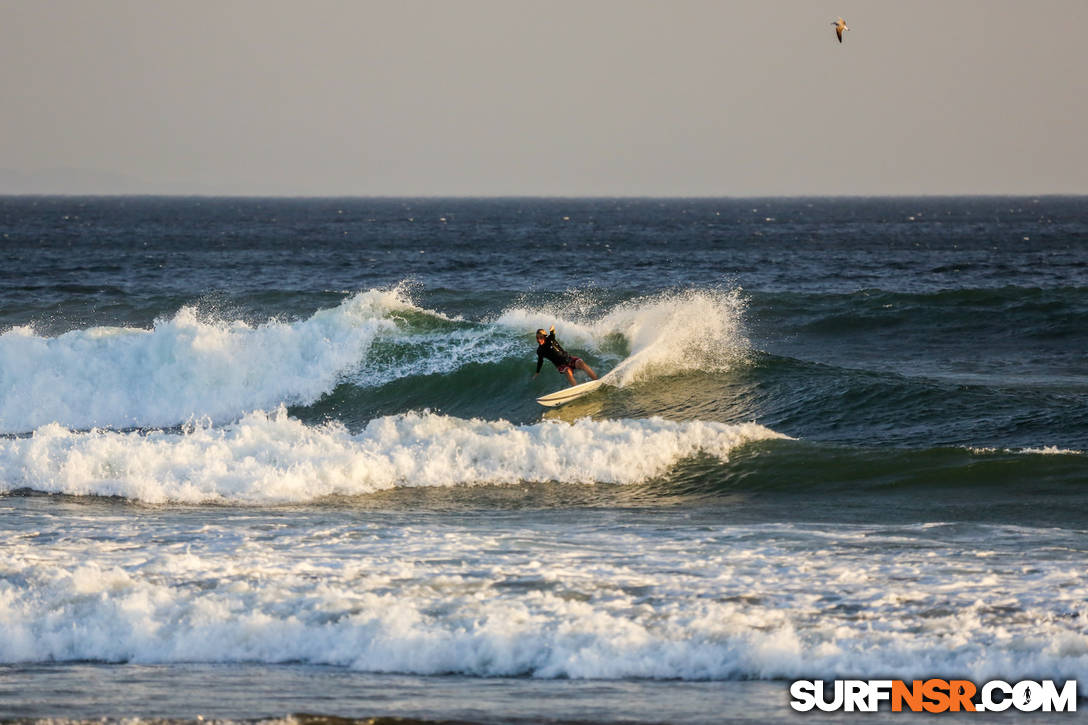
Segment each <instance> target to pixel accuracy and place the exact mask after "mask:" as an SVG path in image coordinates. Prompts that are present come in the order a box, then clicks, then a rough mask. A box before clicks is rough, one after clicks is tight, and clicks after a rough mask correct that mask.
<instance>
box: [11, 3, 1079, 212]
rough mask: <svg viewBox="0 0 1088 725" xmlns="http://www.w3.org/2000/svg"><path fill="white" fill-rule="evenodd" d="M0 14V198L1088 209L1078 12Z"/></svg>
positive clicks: (441, 6)
mask: <svg viewBox="0 0 1088 725" xmlns="http://www.w3.org/2000/svg"><path fill="white" fill-rule="evenodd" d="M0 13H2V17H0V94H2V101H0V191H7V192H13V191H14V192H18V191H28V192H30V191H33V192H40V191H51V192H102V193H111V192H148V193H163V192H171V193H178V192H181V193H190V192H191V193H213V194H276V195H282V194H287V195H296V194H297V195H452V196H481V195H489V196H490V195H548V196H578V195H617V196H623V195H639V196H645V195H668V196H676V195H693V196H719V195H725V196H755V195H783V194H806V195H807V194H814V195H822V194H986V193H999V194H1020V193H1024V194H1043V193H1076V194H1085V193H1088V0H1034V1H1033V2H1024V1H1023V0H1019V1H1015V2H1014V1H1012V0H941V1H940V2H938V1H937V0H738V1H735V2H731V1H729V0H716V1H709V0H708V1H706V2H703V1H701V0H647V1H642V0H599V1H597V0H570V1H568V0H541V1H538V2H523V1H521V0H425V1H424V0H388V1H387V0H380V1H377V0H376V1H373V2H371V1H367V0H359V1H358V2H349V1H347V0H344V1H342V2H327V1H324V0H305V1H303V0H298V1H297V2H288V1H286V0H252V1H243V0H211V1H205V0H177V1H175V0H130V1H127V2H122V1H120V0H94V1H93V2H92V1H84V0H71V1H69V2H61V1H59V0H25V1H19V0H16V1H13V0H0ZM840 15H841V16H843V17H844V18H846V21H847V23H848V24H849V26H850V31H849V32H847V33H846V35H845V42H843V43H842V44H841V45H840V44H839V43H838V42H837V41H836V40H835V32H834V29H833V28H832V26H831V24H830V23H831V21H833V20H834V19H835V18H836V17H838V16H840ZM13 187H14V188H13Z"/></svg>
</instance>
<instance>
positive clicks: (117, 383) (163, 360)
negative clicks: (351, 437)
mask: <svg viewBox="0 0 1088 725" xmlns="http://www.w3.org/2000/svg"><path fill="white" fill-rule="evenodd" d="M412 309H414V307H413V306H412V304H411V302H410V301H409V300H408V299H407V296H406V295H405V294H404V293H403V291H401V290H400V289H393V290H371V291H368V292H364V293H360V294H358V295H355V296H353V297H351V298H349V299H347V300H345V301H344V302H343V303H342V304H340V305H339V306H338V307H335V308H332V309H326V310H321V311H319V312H317V313H316V314H314V315H313V316H312V317H310V318H309V319H306V320H302V321H298V322H282V321H278V320H270V321H268V322H266V323H264V324H261V325H257V326H252V325H249V324H247V323H245V322H242V321H240V320H233V321H218V320H209V319H201V318H200V316H199V315H198V314H197V312H196V310H195V309H194V308H191V307H186V308H182V309H181V310H179V311H178V312H177V313H176V314H175V315H174V316H173V317H172V318H170V319H161V320H159V321H157V322H156V324H155V326H154V328H153V329H150V330H143V329H135V328H119V327H96V328H91V329H87V330H76V331H72V332H68V333H65V334H63V335H60V336H58V337H52V338H50V337H42V336H39V335H36V334H35V333H34V331H33V330H32V329H31V328H28V327H21V328H15V329H12V330H9V331H8V332H5V333H4V334H3V335H0V432H4V433H23V432H27V431H31V430H34V429H35V428H38V427H40V426H42V425H45V424H47V423H59V424H61V425H64V426H68V427H72V428H91V427H94V426H98V427H115V428H124V427H139V426H147V427H158V426H169V425H176V424H179V423H181V422H183V421H185V420H187V419H189V418H192V417H194V416H195V417H208V418H211V419H212V420H215V421H225V420H231V419H234V418H236V417H237V416H239V415H241V414H242V413H244V412H246V411H250V410H254V409H258V408H262V407H263V408H270V407H275V406H276V405H279V404H280V403H288V404H306V403H311V402H313V401H315V400H317V399H318V398H319V397H320V396H321V395H322V394H324V393H326V392H328V391H329V390H331V389H332V388H333V387H334V386H335V384H336V382H337V380H338V379H339V378H340V376H341V375H342V374H343V373H344V372H345V371H346V370H349V369H352V368H354V367H356V366H358V365H359V364H360V362H361V360H362V359H363V358H365V356H366V352H367V350H368V349H369V347H370V346H371V345H372V344H373V342H374V340H375V339H376V338H377V337H378V336H379V335H382V334H393V333H394V332H395V330H396V324H395V321H394V320H393V319H391V316H392V315H393V314H395V313H397V312H403V311H410V310H412Z"/></svg>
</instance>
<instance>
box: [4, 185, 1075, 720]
mask: <svg viewBox="0 0 1088 725" xmlns="http://www.w3.org/2000/svg"><path fill="white" fill-rule="evenodd" d="M553 324H554V325H555V326H556V328H557V331H558V333H559V336H560V339H561V340H562V341H563V343H564V345H566V346H567V347H568V349H570V350H571V351H573V352H576V353H577V354H580V355H581V356H583V357H584V358H585V359H586V360H587V362H589V363H590V364H591V365H592V366H593V367H594V368H595V369H597V370H598V371H600V372H610V373H611V377H610V378H609V382H610V383H611V385H609V386H606V387H605V388H603V389H602V390H601V391H599V392H598V393H595V394H593V395H591V396H589V397H587V398H584V399H582V400H579V401H577V402H576V403H572V404H570V405H568V406H565V407H563V408H560V409H557V410H552V411H545V410H544V409H543V408H541V407H540V406H538V405H537V404H536V403H535V402H534V398H535V397H536V396H538V395H541V394H543V393H545V392H549V391H551V390H554V389H556V388H558V387H560V386H561V385H563V379H562V378H561V377H560V376H559V375H558V374H556V372H555V370H554V369H553V368H552V367H551V366H550V364H549V363H545V366H546V367H545V369H544V370H543V372H542V374H541V375H540V376H539V377H538V378H535V379H534V378H532V373H533V371H534V369H535V364H536V358H535V355H534V348H535V343H534V342H533V341H532V333H533V331H534V330H535V329H536V328H537V327H541V326H543V327H546V326H548V325H553ZM0 435H2V436H3V437H2V438H0V508H2V510H3V516H2V517H0V520H2V522H3V523H2V524H0V525H2V526H3V528H4V536H5V537H6V540H7V541H8V542H9V545H8V546H7V549H8V551H7V554H8V556H7V559H8V562H7V563H6V564H3V565H0V667H2V668H3V670H2V672H0V678H8V679H9V680H10V681H11V682H16V683H19V684H18V686H17V687H9V688H7V689H5V688H4V687H3V685H2V681H0V693H2V696H0V717H52V716H57V717H64V718H91V717H120V716H126V715H139V716H144V717H170V718H185V717H195V715H196V714H205V715H211V716H218V717H229V718H243V719H244V718H251V717H258V716H283V715H286V714H288V713H291V712H302V711H308V712H315V711H316V712H321V713H325V714H330V715H342V716H348V717H364V716H377V715H399V716H410V717H415V718H422V719H425V720H435V719H442V718H443V717H447V716H453V715H449V713H453V714H454V715H456V717H458V718H459V719H465V720H469V721H478V722H498V721H525V720H526V718H527V719H529V720H534V719H536V718H539V717H541V716H542V714H546V713H550V714H551V715H552V716H553V717H555V718H556V719H558V720H576V721H601V720H614V721H663V722H716V721H720V718H721V717H722V715H723V713H724V714H725V715H727V716H730V717H752V718H754V719H756V720H759V721H766V720H774V719H789V717H790V713H789V711H788V708H787V707H786V706H785V693H786V691H787V684H788V681H789V680H791V679H796V678H798V677H809V676H821V677H829V678H830V677H836V676H864V677H884V676H893V677H903V678H910V677H915V676H920V677H925V676H929V675H934V676H937V675H942V676H944V675H957V676H963V677H967V678H969V679H974V680H976V681H982V680H985V679H989V678H992V677H997V676H1001V677H1004V678H1005V679H1008V680H1010V681H1015V680H1018V679H1026V678H1035V679H1041V678H1044V677H1048V678H1055V679H1072V678H1077V679H1079V680H1080V681H1082V682H1083V683H1088V634H1086V633H1085V629H1084V626H1083V622H1084V621H1086V619H1088V608H1086V607H1088V605H1086V601H1088V590H1086V589H1085V585H1084V583H1083V581H1082V578H1083V577H1082V576H1081V575H1082V574H1083V571H1084V565H1085V563H1086V557H1085V552H1086V550H1088V544H1086V543H1085V542H1086V541H1088V539H1086V538H1085V532H1086V531H1088V514H1086V513H1085V512H1086V511H1088V508H1086V504H1088V460H1086V455H1088V199H1086V198H1083V197H1075V198H1073V197H1070V198H1065V197H1041V198H916V199H911V198H899V199H878V198H873V199H819V198H813V199H724V200H711V199H699V200H654V199H637V200H636V199H621V200H608V199H590V200H578V199H569V200H568V199H546V200H541V199H487V200H483V199H481V200H459V199H421V200H415V199H411V200H410V199H297V200H294V199H205V198H192V199H182V198H177V199H172V198H61V197H41V198H38V197H7V198H0ZM556 542H562V543H561V545H560V546H556ZM935 562H936V563H938V564H939V565H935ZM223 668H226V670H224V669H223ZM224 672H229V673H230V674H229V677H224V676H223V673H224ZM87 677H91V678H92V679H93V680H94V681H96V682H100V683H101V684H100V687H99V688H98V689H95V690H94V692H93V697H88V696H86V692H85V691H83V690H81V692H84V694H82V695H79V696H76V695H74V694H72V692H74V690H72V689H71V688H72V683H75V682H79V681H83V680H84V679H85V678H87ZM326 677H327V678H329V681H330V682H335V683H336V685H335V687H336V688H339V689H337V692H340V693H341V694H340V695H339V696H337V697H328V696H325V695H321V694H319V693H318V690H319V689H320V688H318V687H316V686H315V685H314V681H315V680H321V679H322V678H326ZM450 678H453V679H450ZM526 678H527V679H526ZM174 680H178V681H184V682H185V683H186V684H185V686H184V687H183V688H182V689H181V690H180V691H179V692H175V693H172V694H171V697H169V698H165V697H159V696H155V697H151V696H150V694H148V693H153V692H157V691H158V689H161V685H162V683H164V682H168V681H174ZM227 681H229V682H230V683H231V684H229V685H227V684H226V682H227ZM269 682H275V683H276V684H275V687H274V690H275V693H274V692H273V689H270V688H272V686H271V685H268V684H267V683H269ZM451 683H453V684H451ZM575 683H577V684H575ZM670 683H673V684H670ZM217 688H218V689H217ZM344 688H349V689H350V688H357V689H358V688H361V690H362V691H366V692H368V693H370V694H368V695H367V697H365V698H361V699H360V698H359V697H350V696H348V695H347V694H346V692H347V690H345V689H344ZM383 688H386V689H388V692H389V699H383V698H382V697H380V696H379V695H378V694H376V693H377V692H378V691H379V690H382V689H383ZM768 688H769V689H768ZM242 691H245V692H246V693H247V694H245V695H244V696H243V695H242V694H240V693H241V692H242ZM440 691H441V692H443V693H445V694H442V695H441V697H439V696H438V695H437V694H433V695H428V694H426V693H428V692H431V693H438V692H440ZM209 692H210V693H216V694H215V697H213V698H212V700H213V701H214V703H212V704H209V699H208V697H207V693H209ZM458 692H460V693H462V696H461V697H460V699H459V697H458V695H457V694H456V693H458ZM1085 692H1086V690H1085V685H1083V684H1082V686H1081V694H1082V695H1083V694H1085ZM27 693H30V694H27ZM141 693H142V694H141ZM276 693H278V694H279V695H281V696H280V697H277V696H275V695H276ZM451 693H452V694H451ZM561 693H567V695H566V696H564V695H563V694H561ZM700 693H701V694H700ZM768 693H778V694H780V695H781V697H780V698H779V699H774V698H773V697H770V696H769V695H768ZM144 695H147V697H148V702H149V704H147V705H146V707H144V708H143V709H141V708H140V707H139V706H133V705H132V704H131V703H132V702H133V701H134V699H135V700H138V699H140V698H141V697H143V696H144ZM700 697H705V698H706V702H705V705H700V704H699V699H698V698H700ZM526 698H539V702H542V703H546V704H545V705H542V706H541V707H538V708H536V709H533V708H528V709H524V708H522V707H521V706H520V705H519V704H518V703H519V702H524V701H525V699H526ZM693 698H694V699H693ZM651 701H652V703H654V704H653V706H652V707H651V706H650V705H649V704H648V703H650V702H651ZM155 702H161V705H155V704H154V703H155ZM264 702H269V703H278V704H269V705H267V706H264V705H262V703H264ZM597 702H608V703H611V704H610V705H609V706H608V709H607V712H606V714H602V711H601V709H600V708H599V707H598V706H597V705H595V704H594V703H597ZM730 702H732V703H734V705H733V706H731V705H729V704H728V703H730ZM693 703H694V704H693ZM736 703H742V704H736ZM134 707H135V709H133V708H134ZM731 707H732V709H730V708H731ZM519 718H520V720H519Z"/></svg>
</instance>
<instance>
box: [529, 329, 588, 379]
mask: <svg viewBox="0 0 1088 725" xmlns="http://www.w3.org/2000/svg"><path fill="white" fill-rule="evenodd" d="M544 358H548V359H549V360H551V361H552V363H553V364H554V365H555V367H557V368H559V372H561V373H565V372H567V369H568V368H572V369H573V368H574V363H575V361H577V360H578V358H576V357H574V356H572V355H571V354H570V353H568V352H567V351H566V350H564V349H563V346H562V345H560V344H559V341H558V340H556V339H555V330H552V331H551V332H549V333H548V339H547V340H545V341H544V343H543V344H542V345H538V346H537V348H536V371H537V372H538V373H539V372H540V368H541V367H542V366H543V365H544Z"/></svg>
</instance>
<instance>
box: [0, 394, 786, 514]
mask: <svg viewBox="0 0 1088 725" xmlns="http://www.w3.org/2000/svg"><path fill="white" fill-rule="evenodd" d="M775 437H781V436H779V434H777V433H775V432H774V431H772V430H770V429H768V428H764V427H763V426H760V425H757V424H755V423H747V424H741V425H726V424H722V423H713V422H699V421H689V422H671V421H666V420H661V419H647V420H600V421H593V420H588V419H584V420H579V421H578V422H576V423H574V424H573V425H571V424H566V423H558V422H541V423H537V424H534V425H523V426H515V425H512V424H510V423H508V422H505V421H482V420H464V419H460V418H453V417H447V416H442V415H436V414H432V413H422V414H417V413H408V414H403V415H395V416H390V417H384V418H378V419H375V420H372V421H371V422H370V423H369V424H368V425H367V426H366V427H365V429H363V430H362V431H361V432H359V433H357V434H353V433H350V432H349V431H348V430H347V429H345V428H344V427H343V426H341V425H339V424H335V423H332V424H328V425H325V426H321V427H311V426H307V425H304V424H303V423H301V422H300V421H298V420H296V419H293V418H290V417H289V416H288V415H287V414H286V411H285V410H284V409H283V408H280V409H279V410H278V411H276V412H274V413H272V414H266V413H263V412H255V413H251V414H248V415H246V416H245V417H244V418H243V419H242V420H240V421H238V422H237V423H233V424H229V425H226V426H222V427H217V426H212V425H196V426H190V427H189V428H188V429H187V430H186V431H184V432H183V433H165V432H149V433H148V432H128V433H126V432H116V431H108V430H92V431H87V432H73V431H70V430H68V429H66V428H63V427H62V426H59V425H57V424H49V425H47V426H43V427H42V428H39V429H38V430H37V431H35V432H34V434H33V435H32V436H30V437H27V438H18V439H8V440H0V492H2V491H11V490H14V489H22V488H29V489H33V490H37V491H44V492H50V493H65V494H72V495H99V496H123V497H125V498H130V499H138V500H141V501H147V502H166V501H176V502H192V503H199V502H210V501H228V502H240V503H253V504H261V503H274V502H299V501H310V500H313V499H316V498H320V497H323V496H331V495H361V494H367V493H371V492H374V491H378V490H382V489H388V488H393V487H396V486H462V485H473V484H480V483H484V484H511V483H519V482H533V481H563V482H570V483H620V484H628V483H635V482H639V481H645V480H647V479H649V478H652V477H654V476H659V475H661V474H663V473H665V472H666V471H667V470H668V469H669V468H670V467H671V466H673V465H675V464H676V463H677V462H678V461H680V460H681V459H683V458H685V457H688V456H692V455H695V454H697V453H705V454H708V455H712V456H717V457H719V458H721V459H727V458H728V456H729V454H730V452H731V451H732V450H733V449H734V448H735V447H736V446H738V445H742V444H744V443H747V442H750V441H757V440H763V439H768V438H775Z"/></svg>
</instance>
